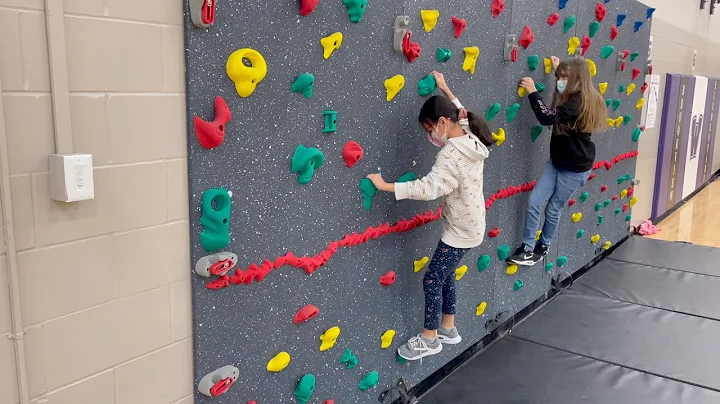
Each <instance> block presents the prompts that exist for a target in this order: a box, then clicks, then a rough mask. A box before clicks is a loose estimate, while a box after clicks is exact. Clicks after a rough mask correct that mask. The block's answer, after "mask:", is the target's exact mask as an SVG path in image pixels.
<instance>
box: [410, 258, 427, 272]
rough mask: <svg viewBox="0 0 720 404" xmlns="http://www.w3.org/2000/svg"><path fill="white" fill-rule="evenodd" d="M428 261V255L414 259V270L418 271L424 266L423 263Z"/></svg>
mask: <svg viewBox="0 0 720 404" xmlns="http://www.w3.org/2000/svg"><path fill="white" fill-rule="evenodd" d="M428 261H430V258H428V257H422V258H420V259H419V260H417V261H415V262H414V263H413V264H414V265H415V272H420V271H422V269H423V268H424V267H425V264H427V263H428Z"/></svg>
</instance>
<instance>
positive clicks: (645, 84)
mask: <svg viewBox="0 0 720 404" xmlns="http://www.w3.org/2000/svg"><path fill="white" fill-rule="evenodd" d="M647 89H648V83H643V85H642V87H640V92H641V93H642V94H645V90H647Z"/></svg>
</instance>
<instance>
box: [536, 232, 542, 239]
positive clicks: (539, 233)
mask: <svg viewBox="0 0 720 404" xmlns="http://www.w3.org/2000/svg"><path fill="white" fill-rule="evenodd" d="M540 235H542V230H538V231H537V232H536V233H535V241H538V240H540Z"/></svg>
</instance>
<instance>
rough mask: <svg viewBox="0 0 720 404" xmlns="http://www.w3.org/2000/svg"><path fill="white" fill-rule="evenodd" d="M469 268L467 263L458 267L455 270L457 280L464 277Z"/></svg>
mask: <svg viewBox="0 0 720 404" xmlns="http://www.w3.org/2000/svg"><path fill="white" fill-rule="evenodd" d="M467 270H468V267H467V265H463V266H461V267H460V268H457V269H456V270H455V280H456V281H459V280H460V279H462V277H463V276H465V273H466V272H467Z"/></svg>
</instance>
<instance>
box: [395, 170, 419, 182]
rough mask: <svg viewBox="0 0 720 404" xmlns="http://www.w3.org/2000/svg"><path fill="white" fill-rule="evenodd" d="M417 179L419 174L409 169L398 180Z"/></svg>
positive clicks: (408, 180)
mask: <svg viewBox="0 0 720 404" xmlns="http://www.w3.org/2000/svg"><path fill="white" fill-rule="evenodd" d="M416 179H417V175H416V174H415V173H414V172H412V171H408V172H406V173H405V174H403V175H401V176H400V178H398V180H397V182H410V181H415V180H416Z"/></svg>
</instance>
